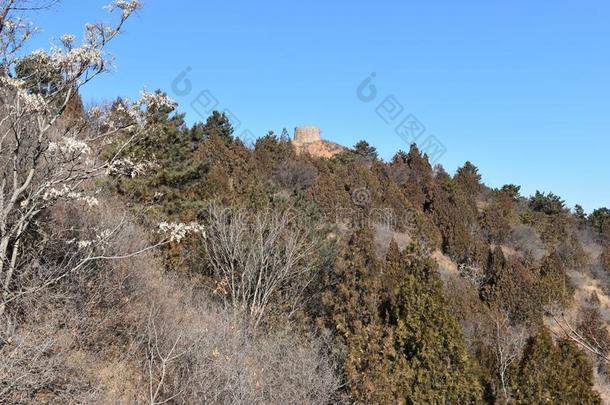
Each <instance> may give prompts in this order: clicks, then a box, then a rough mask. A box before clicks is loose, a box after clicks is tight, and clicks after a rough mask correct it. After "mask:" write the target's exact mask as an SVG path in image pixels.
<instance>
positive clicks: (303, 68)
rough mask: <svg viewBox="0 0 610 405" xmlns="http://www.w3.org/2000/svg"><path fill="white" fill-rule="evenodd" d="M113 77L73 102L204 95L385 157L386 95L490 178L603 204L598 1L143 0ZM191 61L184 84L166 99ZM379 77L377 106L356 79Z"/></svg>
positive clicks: (52, 32) (85, 6)
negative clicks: (144, 93)
mask: <svg viewBox="0 0 610 405" xmlns="http://www.w3.org/2000/svg"><path fill="white" fill-rule="evenodd" d="M104 4H105V2H104V1H98V0H87V1H83V0H64V1H63V3H62V4H61V5H60V6H59V7H58V8H57V9H56V10H54V11H51V12H47V13H44V14H40V15H38V16H36V21H37V23H38V24H39V25H40V26H41V28H42V32H41V33H40V34H38V36H37V37H36V43H35V45H36V46H37V47H44V46H46V45H47V44H48V38H49V37H58V36H59V35H60V34H61V33H63V32H72V33H76V34H78V33H81V32H82V28H81V27H82V25H83V24H84V23H85V22H89V21H92V20H100V19H103V18H106V16H105V13H104V12H103V11H102V9H101V8H102V6H103V5H104ZM111 50H112V52H113V53H114V54H115V55H116V58H117V61H116V71H115V72H114V73H112V74H111V75H108V76H105V77H103V78H101V80H98V81H97V82H96V83H92V84H91V85H90V86H89V87H88V88H86V89H85V91H84V98H85V100H86V101H87V100H103V99H112V98H114V97H116V96H118V95H121V96H130V97H136V96H137V94H138V92H139V89H141V88H143V87H146V88H148V89H149V90H154V89H156V88H161V89H163V90H165V91H167V92H168V93H170V95H172V96H173V98H175V99H176V100H177V101H178V102H180V103H181V107H180V108H181V110H183V111H185V112H186V113H187V120H188V121H189V122H191V123H192V122H195V121H198V120H201V119H202V118H200V117H198V115H197V114H196V112H195V111H194V109H193V108H191V107H190V106H189V104H190V102H191V101H192V100H193V99H194V98H196V97H197V95H199V94H200V92H201V91H204V90H210V92H211V93H212V94H213V95H214V97H215V98H216V99H217V100H218V102H219V106H218V107H219V108H220V109H225V108H227V109H229V110H230V111H232V112H233V113H234V114H235V116H237V117H238V119H239V120H240V121H241V123H242V126H241V129H246V128H247V129H250V130H251V131H252V132H253V133H254V134H255V135H257V136H260V135H263V134H264V133H265V132H266V131H267V130H275V131H276V132H279V131H281V129H282V128H283V127H287V128H289V129H290V130H292V128H294V127H295V126H297V125H300V124H315V125H318V126H320V127H321V128H322V130H323V135H324V137H325V138H328V139H330V140H333V141H335V142H338V143H341V144H344V145H353V144H354V143H355V142H356V141H358V140H360V139H366V140H367V141H369V143H371V144H373V145H374V146H376V147H377V148H378V150H379V151H380V153H381V155H382V157H384V158H389V157H391V156H392V155H393V153H394V152H395V151H396V150H398V149H406V148H408V145H406V144H405V142H404V141H403V140H402V139H401V138H400V137H399V136H397V135H396V134H395V132H394V129H393V127H392V126H390V125H388V124H386V122H384V121H383V120H382V119H381V118H380V117H379V116H378V115H377V114H376V112H375V110H376V106H377V105H378V104H379V102H381V101H382V100H383V99H384V98H385V97H386V96H390V95H393V96H395V98H396V100H397V101H399V102H400V103H401V104H402V105H404V108H405V111H404V113H405V114H407V113H412V114H414V115H415V116H416V117H417V118H418V119H419V120H420V121H421V122H422V123H423V124H424V125H425V127H426V128H427V134H433V135H435V136H436V137H437V138H438V139H439V140H441V141H442V143H443V144H444V145H445V147H446V148H447V152H446V154H445V155H444V156H443V157H442V158H441V159H440V163H442V164H443V165H444V166H445V168H446V169H447V170H448V171H449V172H453V171H454V170H455V169H456V168H457V167H458V166H459V165H461V164H463V163H464V162H465V161H466V160H471V161H472V162H473V163H475V164H476V165H477V166H479V168H480V170H481V172H482V174H483V179H484V181H485V182H486V184H488V185H490V186H494V187H497V186H501V185H503V184H505V183H516V184H520V185H522V186H523V191H524V193H525V194H531V193H533V192H535V191H536V190H537V189H540V190H543V191H553V192H555V193H556V194H559V195H561V196H562V197H564V198H565V199H566V200H567V201H568V203H569V204H570V205H573V204H575V203H581V204H582V205H583V206H584V207H585V208H586V209H587V210H592V209H594V208H596V207H600V206H610V187H609V186H610V181H609V179H608V173H609V171H610V170H609V169H610V159H609V155H610V153H609V152H610V150H609V149H610V136H609V135H610V3H609V2H608V1H607V0H605V1H602V0H600V1H587V0H585V1H562V0H554V1H550V0H539V1H532V0H513V1H491V0H478V1H454V0H444V1H399V0H395V1H389V0H380V1H375V2H373V1H361V0H350V1H347V0H335V1H328V0H326V1H321V0H309V1H301V2H296V1H290V2H289V1H278V0H274V1H252V0H249V1H246V0H239V1H228V0H222V1H207V0H203V1H186V0H174V1H171V2H168V1H162V0H148V1H146V2H145V7H144V9H143V10H142V11H141V12H140V13H139V14H138V15H136V16H135V17H134V18H133V19H132V20H131V21H129V23H128V24H127V27H126V31H125V34H124V35H123V36H122V37H120V38H119V39H118V40H117V42H116V43H114V45H113V46H112V48H111ZM186 67H190V68H191V70H190V72H189V77H188V78H189V80H190V81H191V83H192V91H191V93H190V94H188V95H185V96H179V95H178V94H171V93H172V82H173V80H174V78H175V77H176V76H177V75H178V74H179V73H180V72H182V71H183V70H184V69H185V68H186ZM372 72H374V73H375V74H376V77H375V81H374V85H375V87H376V88H377V90H378V96H377V99H376V100H374V101H373V102H370V103H364V102H362V101H361V100H360V99H359V98H358V97H357V96H356V89H357V87H358V85H359V84H360V83H361V82H362V80H363V79H365V78H366V77H367V76H368V75H369V74H370V73H372Z"/></svg>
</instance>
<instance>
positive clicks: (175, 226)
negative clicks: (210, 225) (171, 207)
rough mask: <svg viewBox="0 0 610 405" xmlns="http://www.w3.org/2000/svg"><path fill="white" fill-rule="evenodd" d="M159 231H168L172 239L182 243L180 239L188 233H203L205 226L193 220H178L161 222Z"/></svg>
mask: <svg viewBox="0 0 610 405" xmlns="http://www.w3.org/2000/svg"><path fill="white" fill-rule="evenodd" d="M159 233H168V234H169V240H170V241H172V242H176V243H180V241H181V240H182V239H184V238H185V237H186V236H187V235H191V234H202V235H203V234H204V227H203V225H200V224H198V223H197V222H191V223H188V224H184V223H178V222H161V223H160V224H159Z"/></svg>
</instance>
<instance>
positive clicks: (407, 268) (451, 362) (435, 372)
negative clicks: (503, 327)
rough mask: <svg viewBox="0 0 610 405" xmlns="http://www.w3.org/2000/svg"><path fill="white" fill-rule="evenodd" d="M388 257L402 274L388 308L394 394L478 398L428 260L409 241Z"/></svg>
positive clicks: (424, 399) (434, 399) (419, 398)
mask: <svg viewBox="0 0 610 405" xmlns="http://www.w3.org/2000/svg"><path fill="white" fill-rule="evenodd" d="M388 260H389V262H388V263H387V266H388V267H395V268H396V269H400V268H402V274H403V281H402V282H401V283H400V284H399V286H398V288H397V289H396V290H395V292H394V294H393V297H392V302H391V309H390V321H391V322H392V324H393V325H394V331H393V341H394V348H395V351H396V358H395V359H394V360H393V362H392V366H391V368H392V370H394V373H396V376H397V377H399V395H400V397H401V398H402V399H403V400H404V401H406V403H409V404H421V403H478V402H480V401H481V396H482V388H481V386H480V383H479V381H478V378H477V375H476V373H475V372H474V369H473V365H472V363H471V360H470V358H469V356H468V353H467V351H466V348H465V343H464V338H463V336H462V331H461V327H460V325H459V324H458V322H457V320H456V319H455V318H454V317H453V316H452V315H451V313H450V311H449V306H448V304H447V301H446V298H445V296H444V293H443V284H442V281H441V280H440V278H439V277H438V275H437V274H436V272H435V266H434V265H433V262H432V261H431V260H430V259H428V258H425V256H424V255H423V254H422V253H421V252H420V251H419V250H418V249H416V248H414V247H413V246H412V247H410V248H409V249H407V250H405V252H403V255H402V257H397V256H396V255H393V256H392V257H388ZM397 260H399V261H397ZM394 271H395V272H396V270H394Z"/></svg>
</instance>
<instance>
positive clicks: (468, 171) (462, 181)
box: [454, 162, 483, 198]
mask: <svg viewBox="0 0 610 405" xmlns="http://www.w3.org/2000/svg"><path fill="white" fill-rule="evenodd" d="M454 180H455V182H456V184H457V185H458V186H460V187H461V188H462V190H463V191H464V192H465V193H466V195H467V196H469V197H470V198H474V197H476V196H477V195H478V194H479V193H480V192H481V191H482V190H483V185H482V184H481V175H480V174H479V169H478V168H477V167H476V166H475V165H473V164H472V163H470V162H466V163H465V164H464V166H462V167H460V168H459V169H458V170H457V173H456V175H455V177H454Z"/></svg>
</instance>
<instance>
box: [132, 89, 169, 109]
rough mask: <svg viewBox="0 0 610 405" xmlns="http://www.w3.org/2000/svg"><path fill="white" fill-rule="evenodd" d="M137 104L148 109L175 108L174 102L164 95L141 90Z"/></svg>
mask: <svg viewBox="0 0 610 405" xmlns="http://www.w3.org/2000/svg"><path fill="white" fill-rule="evenodd" d="M139 104H140V105H142V106H143V107H146V108H148V109H151V108H152V109H155V110H157V109H170V110H173V109H174V108H176V102H175V101H174V100H172V99H171V98H169V97H168V96H167V95H166V94H164V93H160V92H155V93H151V92H148V91H146V90H143V91H142V92H141V93H140V101H139Z"/></svg>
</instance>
